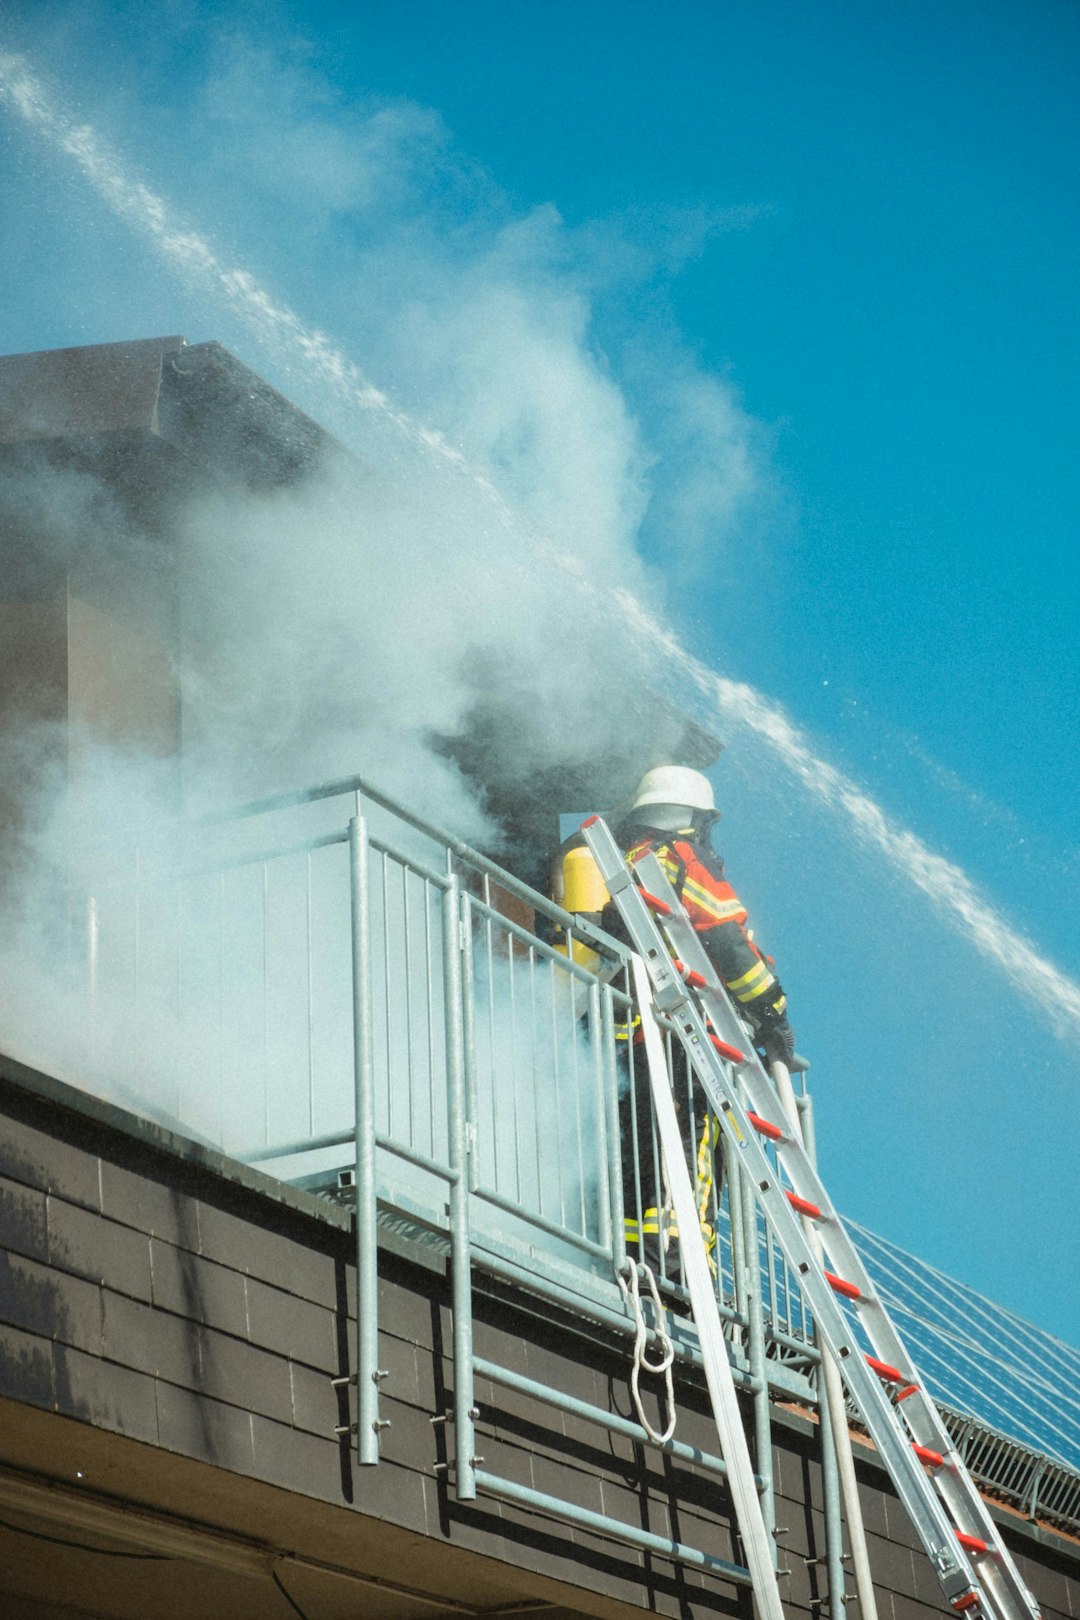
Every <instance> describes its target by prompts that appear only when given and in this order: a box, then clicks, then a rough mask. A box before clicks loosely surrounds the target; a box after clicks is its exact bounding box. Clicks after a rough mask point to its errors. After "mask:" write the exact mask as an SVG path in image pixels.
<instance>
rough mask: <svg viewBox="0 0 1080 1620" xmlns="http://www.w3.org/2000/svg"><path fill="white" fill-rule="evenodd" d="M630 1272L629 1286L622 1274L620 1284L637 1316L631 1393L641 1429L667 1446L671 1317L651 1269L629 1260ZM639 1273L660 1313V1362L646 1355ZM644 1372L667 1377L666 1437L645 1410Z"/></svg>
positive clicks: (671, 1403)
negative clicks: (642, 1377) (642, 1397)
mask: <svg viewBox="0 0 1080 1620" xmlns="http://www.w3.org/2000/svg"><path fill="white" fill-rule="evenodd" d="M626 1271H627V1273H628V1274H629V1278H630V1281H629V1283H627V1281H626V1278H625V1277H624V1276H623V1274H622V1272H621V1271H620V1272H619V1273H618V1281H619V1287H620V1288H621V1289H622V1295H623V1298H624V1299H625V1301H626V1303H627V1305H628V1306H629V1307H630V1309H631V1310H632V1311H633V1313H634V1327H635V1333H634V1364H633V1367H632V1368H631V1370H630V1393H631V1395H632V1396H633V1397H634V1409H635V1410H636V1412H637V1415H638V1422H639V1423H640V1424H641V1427H642V1428H643V1429H644V1430H645V1433H646V1434H647V1435H648V1437H649V1439H650V1440H651V1441H652V1442H653V1444H654V1445H656V1446H663V1445H666V1444H667V1442H668V1441H669V1440H670V1439H671V1437H672V1435H673V1434H674V1433H675V1391H674V1389H673V1388H672V1383H671V1366H672V1363H673V1361H674V1360H675V1346H674V1345H673V1344H672V1342H671V1339H670V1338H669V1337H668V1331H667V1316H666V1314H665V1312H664V1307H663V1304H662V1302H661V1299H660V1293H659V1290H658V1289H657V1286H656V1278H655V1277H654V1276H653V1274H652V1272H651V1271H650V1270H649V1268H648V1266H646V1265H644V1264H643V1265H641V1266H640V1267H639V1266H638V1265H636V1264H635V1262H634V1261H633V1260H627V1262H626ZM639 1271H642V1272H644V1273H645V1281H646V1282H647V1283H648V1286H649V1293H650V1294H651V1295H652V1302H653V1310H654V1311H655V1313H656V1326H655V1328H654V1332H655V1334H656V1342H657V1344H658V1345H659V1347H660V1360H659V1361H650V1360H649V1358H648V1355H647V1353H646V1346H647V1343H648V1338H649V1324H648V1323H647V1322H646V1320H645V1313H644V1311H643V1310H642V1308H641V1290H640V1286H639V1282H638V1277H639ZM643 1372H647V1373H657V1374H659V1373H663V1375H664V1398H665V1399H666V1401H667V1409H668V1426H667V1428H666V1429H665V1430H664V1432H663V1434H658V1433H657V1432H656V1430H655V1429H654V1428H653V1426H652V1424H651V1423H650V1422H649V1420H648V1418H647V1417H646V1416H645V1409H644V1407H643V1405H642V1402H641V1391H640V1389H639V1388H638V1380H639V1378H640V1377H641V1374H642V1373H643Z"/></svg>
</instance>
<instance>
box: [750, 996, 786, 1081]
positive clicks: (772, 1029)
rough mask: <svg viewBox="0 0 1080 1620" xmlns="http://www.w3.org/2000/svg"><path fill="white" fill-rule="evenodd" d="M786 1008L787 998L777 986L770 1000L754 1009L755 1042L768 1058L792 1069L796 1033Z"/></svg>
mask: <svg viewBox="0 0 1080 1620" xmlns="http://www.w3.org/2000/svg"><path fill="white" fill-rule="evenodd" d="M786 1008H787V998H786V997H785V995H784V992H783V991H782V990H781V988H780V986H779V984H776V985H774V986H773V988H772V990H771V992H770V996H769V1000H768V1001H766V1002H765V1003H764V1005H763V1006H760V1007H755V1008H754V1012H753V1019H754V1040H755V1043H756V1045H758V1046H760V1047H761V1048H762V1049H763V1050H764V1052H765V1055H766V1057H768V1058H769V1059H770V1060H771V1059H776V1058H779V1060H780V1062H781V1063H786V1064H787V1066H788V1068H790V1067H791V1065H792V1061H793V1059H794V1057H795V1031H794V1030H793V1029H792V1027H791V1024H790V1022H789V1021H788V1015H787V1011H786Z"/></svg>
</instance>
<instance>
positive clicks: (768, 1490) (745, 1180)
mask: <svg viewBox="0 0 1080 1620" xmlns="http://www.w3.org/2000/svg"><path fill="white" fill-rule="evenodd" d="M741 1182H742V1185H741V1189H740V1190H741V1192H742V1200H743V1203H742V1212H743V1229H744V1236H745V1240H746V1247H747V1253H746V1260H747V1266H746V1306H745V1309H746V1335H747V1359H748V1361H749V1364H750V1375H751V1377H752V1378H753V1379H754V1383H755V1388H754V1449H755V1450H756V1452H757V1458H756V1461H757V1472H758V1476H759V1478H760V1480H761V1486H760V1489H759V1491H758V1495H759V1496H760V1498H761V1517H762V1518H763V1519H764V1521H765V1528H766V1530H767V1531H768V1532H769V1536H770V1538H771V1541H772V1556H773V1567H774V1568H775V1567H776V1566H777V1562H778V1554H777V1546H776V1492H775V1487H774V1478H773V1456H772V1418H771V1414H770V1411H769V1368H768V1362H767V1360H766V1357H765V1318H764V1312H763V1308H762V1299H761V1262H760V1259H759V1256H758V1227H757V1209H756V1207H755V1204H754V1189H753V1187H752V1186H751V1185H750V1177H749V1176H743V1177H742V1178H741ZM728 1207H729V1208H730V1198H729V1204H728Z"/></svg>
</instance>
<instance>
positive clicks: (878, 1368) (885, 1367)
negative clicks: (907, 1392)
mask: <svg viewBox="0 0 1080 1620" xmlns="http://www.w3.org/2000/svg"><path fill="white" fill-rule="evenodd" d="M866 1365H867V1366H868V1367H872V1368H873V1369H874V1371H875V1372H876V1373H877V1375H878V1377H879V1378H884V1380H885V1382H886V1383H887V1384H899V1383H900V1382H901V1381H902V1379H903V1377H904V1375H903V1373H902V1372H901V1371H900V1369H899V1367H890V1366H889V1363H888V1362H887V1361H879V1360H878V1358H877V1357H876V1356H867V1358H866Z"/></svg>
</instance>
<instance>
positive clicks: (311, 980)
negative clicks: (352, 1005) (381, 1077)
mask: <svg viewBox="0 0 1080 1620" xmlns="http://www.w3.org/2000/svg"><path fill="white" fill-rule="evenodd" d="M306 867H307V870H306V873H305V893H304V905H305V912H306V917H305V921H306V924H307V1078H308V1131H309V1132H310V1134H311V1135H312V1136H314V1135H315V977H314V962H313V957H314V915H313V904H312V895H311V851H310V850H309V851H308V854H307V862H306Z"/></svg>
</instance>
